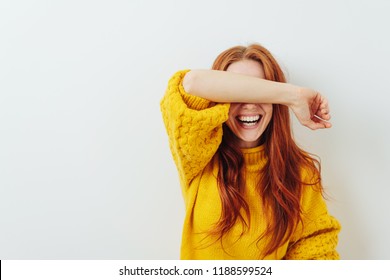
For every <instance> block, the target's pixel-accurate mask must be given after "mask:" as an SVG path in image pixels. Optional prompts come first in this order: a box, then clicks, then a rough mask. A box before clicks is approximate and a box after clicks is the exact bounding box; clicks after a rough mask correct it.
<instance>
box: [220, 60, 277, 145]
mask: <svg viewBox="0 0 390 280" xmlns="http://www.w3.org/2000/svg"><path fill="white" fill-rule="evenodd" d="M226 71H228V72H233V73H237V74H243V75H248V76H253V77H257V78H260V79H264V78H265V77H264V70H263V67H262V65H261V64H260V63H258V62H257V61H254V60H241V61H237V62H234V63H232V64H230V65H229V67H228V68H227V70H226ZM271 118H272V104H249V103H232V104H231V105H230V111H229V119H228V121H227V122H226V124H227V126H228V127H229V128H230V130H231V131H232V132H233V133H234V135H236V137H237V138H238V140H239V146H240V148H253V147H256V146H258V145H259V144H260V137H261V135H262V134H263V133H264V131H265V129H266V128H267V126H268V124H269V122H270V121H271Z"/></svg>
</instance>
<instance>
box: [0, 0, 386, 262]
mask: <svg viewBox="0 0 390 280" xmlns="http://www.w3.org/2000/svg"><path fill="white" fill-rule="evenodd" d="M389 12H390V2H389V1H386V0H383V1H381V0H376V1H373V0H366V1H352V0H351V1H340V0H327V1H310V0H302V1H290V0H284V1H282V0H279V1H259V0H257V1H255V0H253V1H249V0H240V1H238V0H236V1H209V0H196V1H195V0H194V1H183V0H181V1H173V0H165V1H141V0H139V1H137V0H135V1H124V0H122V1H119V0H118V1H102V0H100V1H97V0H95V1H92V0H91V1H88V0H77V1H76V0H67V1H43V0H39V1H27V0H20V1H15V0H13V1H11V0H2V1H1V2H0V259H177V258H178V257H179V247H180V237H181V225H182V220H183V217H184V212H183V211H184V207H183V202H182V198H181V193H180V188H179V185H178V178H177V174H176V169H175V166H174V164H173V161H172V158H171V155H170V153H169V148H168V142H167V137H166V134H165V130H164V127H163V123H162V120H161V115H160V109H159V102H160V99H161V97H162V95H163V93H164V90H165V87H166V84H167V81H168V79H169V77H170V76H171V75H172V74H173V73H174V72H175V71H176V70H179V69H183V68H209V67H210V66H211V63H212V61H213V59H214V58H215V56H216V55H217V54H218V53H219V52H221V51H222V50H224V49H226V48H227V47H230V46H233V45H237V44H247V43H252V42H258V43H261V44H263V45H264V46H266V47H267V48H269V49H270V50H271V51H272V52H273V53H274V55H275V56H276V57H277V59H278V60H279V62H280V63H281V64H282V66H283V68H284V69H285V71H286V73H287V76H288V79H289V81H290V82H291V83H296V84H300V85H305V86H309V87H313V88H316V89H318V90H320V91H321V92H322V93H324V94H325V95H326V96H327V97H328V99H329V100H330V104H331V108H332V115H333V125H334V127H333V128H332V129H330V130H326V131H315V132H312V131H310V130H308V129H306V128H303V127H301V126H300V125H297V124H296V123H295V125H294V127H295V135H296V138H297V141H298V142H299V143H300V144H301V146H303V147H304V148H306V149H308V150H310V151H312V152H313V153H316V154H317V155H319V156H320V157H321V159H322V164H323V176H324V182H325V185H326V187H327V190H328V193H329V194H330V195H331V196H332V200H331V201H329V208H330V211H331V212H332V213H333V214H334V215H335V216H336V217H338V218H339V220H340V221H341V223H342V225H343V230H342V232H341V234H340V245H339V252H340V254H341V256H342V258H344V259H390V250H389V248H390V241H389V238H388V236H390V224H389V219H388V213H389V210H390V206H389V204H390V203H389V197H390V188H389V187H390V186H389V185H390V184H389V173H390V161H389V160H390V147H389V144H388V143H390V134H389V129H388V123H389V122H390V116H389V114H388V108H389V94H390V87H389V82H388V75H389V63H390V51H389V50H390V39H389V36H388V26H390V18H389V17H388V14H389Z"/></svg>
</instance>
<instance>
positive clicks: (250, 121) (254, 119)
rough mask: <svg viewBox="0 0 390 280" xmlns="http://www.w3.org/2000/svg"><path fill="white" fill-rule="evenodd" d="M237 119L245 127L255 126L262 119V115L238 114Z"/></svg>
mask: <svg viewBox="0 0 390 280" xmlns="http://www.w3.org/2000/svg"><path fill="white" fill-rule="evenodd" d="M236 120H237V121H238V122H239V123H240V124H241V125H242V126H244V127H253V126H255V125H256V124H258V123H259V122H260V120H261V115H254V116H237V117H236Z"/></svg>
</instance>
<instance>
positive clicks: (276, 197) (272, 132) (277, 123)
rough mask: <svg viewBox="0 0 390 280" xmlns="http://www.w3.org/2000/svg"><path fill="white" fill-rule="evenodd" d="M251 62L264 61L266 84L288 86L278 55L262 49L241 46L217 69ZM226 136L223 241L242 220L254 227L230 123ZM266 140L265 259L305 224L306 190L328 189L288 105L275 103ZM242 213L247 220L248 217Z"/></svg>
mask: <svg viewBox="0 0 390 280" xmlns="http://www.w3.org/2000/svg"><path fill="white" fill-rule="evenodd" d="M245 59H249V60H255V61H257V62H259V63H260V64H261V65H262V67H263V69H264V74H265V79H267V80H271V81H277V82H283V83H285V82H286V78H285V76H284V74H283V71H282V70H281V68H280V66H279V65H278V63H277V62H276V60H275V58H274V57H273V56H272V54H271V53H270V52H269V51H268V50H267V49H266V48H264V47H263V46H260V45H257V44H253V45H250V46H248V47H243V46H237V47H233V48H230V49H228V50H226V51H224V52H222V53H221V54H220V55H219V56H218V57H217V58H216V60H215V61H214V64H213V66H212V69H214V70H223V71H226V69H227V68H228V67H229V65H230V64H232V63H234V62H236V61H240V60H245ZM223 131H224V133H223V139H222V143H221V145H220V147H219V149H218V152H217V153H216V156H218V157H219V172H218V178H217V179H218V187H219V194H220V198H221V203H222V213H221V217H220V219H219V221H218V222H217V224H216V225H215V227H214V228H213V229H212V230H211V231H210V233H211V234H217V235H218V236H219V239H220V240H221V242H222V237H223V235H224V234H226V233H227V232H228V231H229V230H230V229H231V228H232V227H233V225H234V224H235V223H236V222H237V220H241V221H242V223H243V224H244V225H245V226H246V227H249V226H250V213H249V206H248V204H247V203H246V201H245V199H244V198H243V196H242V192H243V189H244V187H245V182H244V173H243V166H244V159H243V155H242V152H241V150H240V148H239V146H238V145H237V142H236V137H235V135H234V134H233V133H232V132H231V131H230V129H229V128H228V127H227V126H226V125H225V124H224V125H223ZM261 137H262V139H261V142H262V143H263V145H264V147H265V149H264V150H265V155H266V157H267V163H266V165H265V166H264V168H263V169H262V171H261V173H262V174H261V176H260V178H261V179H260V180H259V182H258V193H259V203H262V204H263V205H264V208H265V209H267V213H266V215H268V216H267V218H268V219H267V227H266V230H265V232H264V233H263V234H262V235H261V236H259V237H258V241H259V240H260V239H262V238H264V237H269V238H267V240H269V243H268V244H267V245H266V247H265V251H264V252H261V253H260V254H259V255H260V256H262V257H265V256H266V255H268V254H271V253H272V252H274V251H275V250H277V249H278V248H279V247H280V246H282V245H283V244H284V243H285V242H286V241H287V240H288V239H289V237H291V235H292V234H293V232H294V229H295V228H296V226H297V225H298V224H299V223H300V222H301V209H300V200H301V194H302V188H303V186H304V185H308V184H311V185H316V186H319V191H321V192H322V186H321V176H320V163H319V161H318V160H317V159H315V158H314V157H312V156H311V155H310V154H309V153H307V152H305V151H303V150H302V149H300V148H299V147H298V146H297V144H296V143H295V141H294V139H293V136H292V129H291V123H290V115H289V109H288V107H287V106H284V105H279V104H273V116H272V119H271V121H270V123H269V125H268V127H267V129H266V130H265V131H264V133H263V135H262V136H261ZM302 169H306V170H309V173H311V174H313V178H315V181H314V182H313V181H312V182H311V183H308V182H303V181H302V177H301V175H302V174H301V171H302ZM241 209H243V210H244V213H245V215H246V216H247V217H246V218H247V219H245V217H243V214H242V211H241ZM246 221H248V223H249V224H248V223H247V222H246Z"/></svg>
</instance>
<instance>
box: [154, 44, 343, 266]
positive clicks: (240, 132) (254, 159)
mask: <svg viewBox="0 0 390 280" xmlns="http://www.w3.org/2000/svg"><path fill="white" fill-rule="evenodd" d="M212 69H213V70H191V71H190V70H184V71H179V72H177V73H176V74H175V75H174V76H173V77H172V78H171V80H170V81H169V84H168V88H167V91H166V94H165V96H164V97H163V99H162V100H161V111H162V115H163V120H164V123H165V127H166V130H167V133H168V137H169V143H170V149H171V152H172V155H173V159H174V161H175V163H176V166H177V169H178V172H179V176H180V184H181V187H182V193H183V196H184V200H185V207H186V215H185V221H184V227H183V235H182V246H181V259H339V254H338V253H337V251H336V246H337V242H338V241H337V240H338V233H339V231H340V224H339V222H338V221H337V220H336V219H335V218H334V217H332V216H331V215H329V213H328V211H327V207H326V203H325V200H324V199H323V187H322V185H321V176H320V165H319V162H318V161H317V160H316V159H315V158H313V157H311V156H310V154H309V153H307V152H305V151H303V150H302V149H300V148H299V147H298V146H297V144H296V143H295V142H294V139H293V137H292V132H291V124H290V119H289V108H290V109H291V110H292V111H293V112H294V114H295V116H296V117H297V118H298V120H299V121H300V123H301V124H303V125H305V126H307V127H309V128H311V129H313V130H315V129H321V128H329V127H331V124H330V122H329V120H330V114H329V106H328V102H327V100H326V99H325V98H324V97H323V96H321V95H320V94H319V93H318V92H316V91H313V90H311V89H308V88H303V87H299V86H295V85H292V84H288V83H286V79H285V77H284V75H283V72H282V70H281V68H280V67H279V65H278V64H277V62H276V60H275V59H274V57H273V56H272V55H271V54H270V52H269V51H268V50H267V49H265V48H264V47H262V46H260V45H256V44H254V45H250V46H248V47H243V46H237V47H233V48H230V49H228V50H226V51H224V52H223V53H221V54H220V55H219V56H218V57H217V59H216V60H215V62H214V65H213V67H212Z"/></svg>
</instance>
